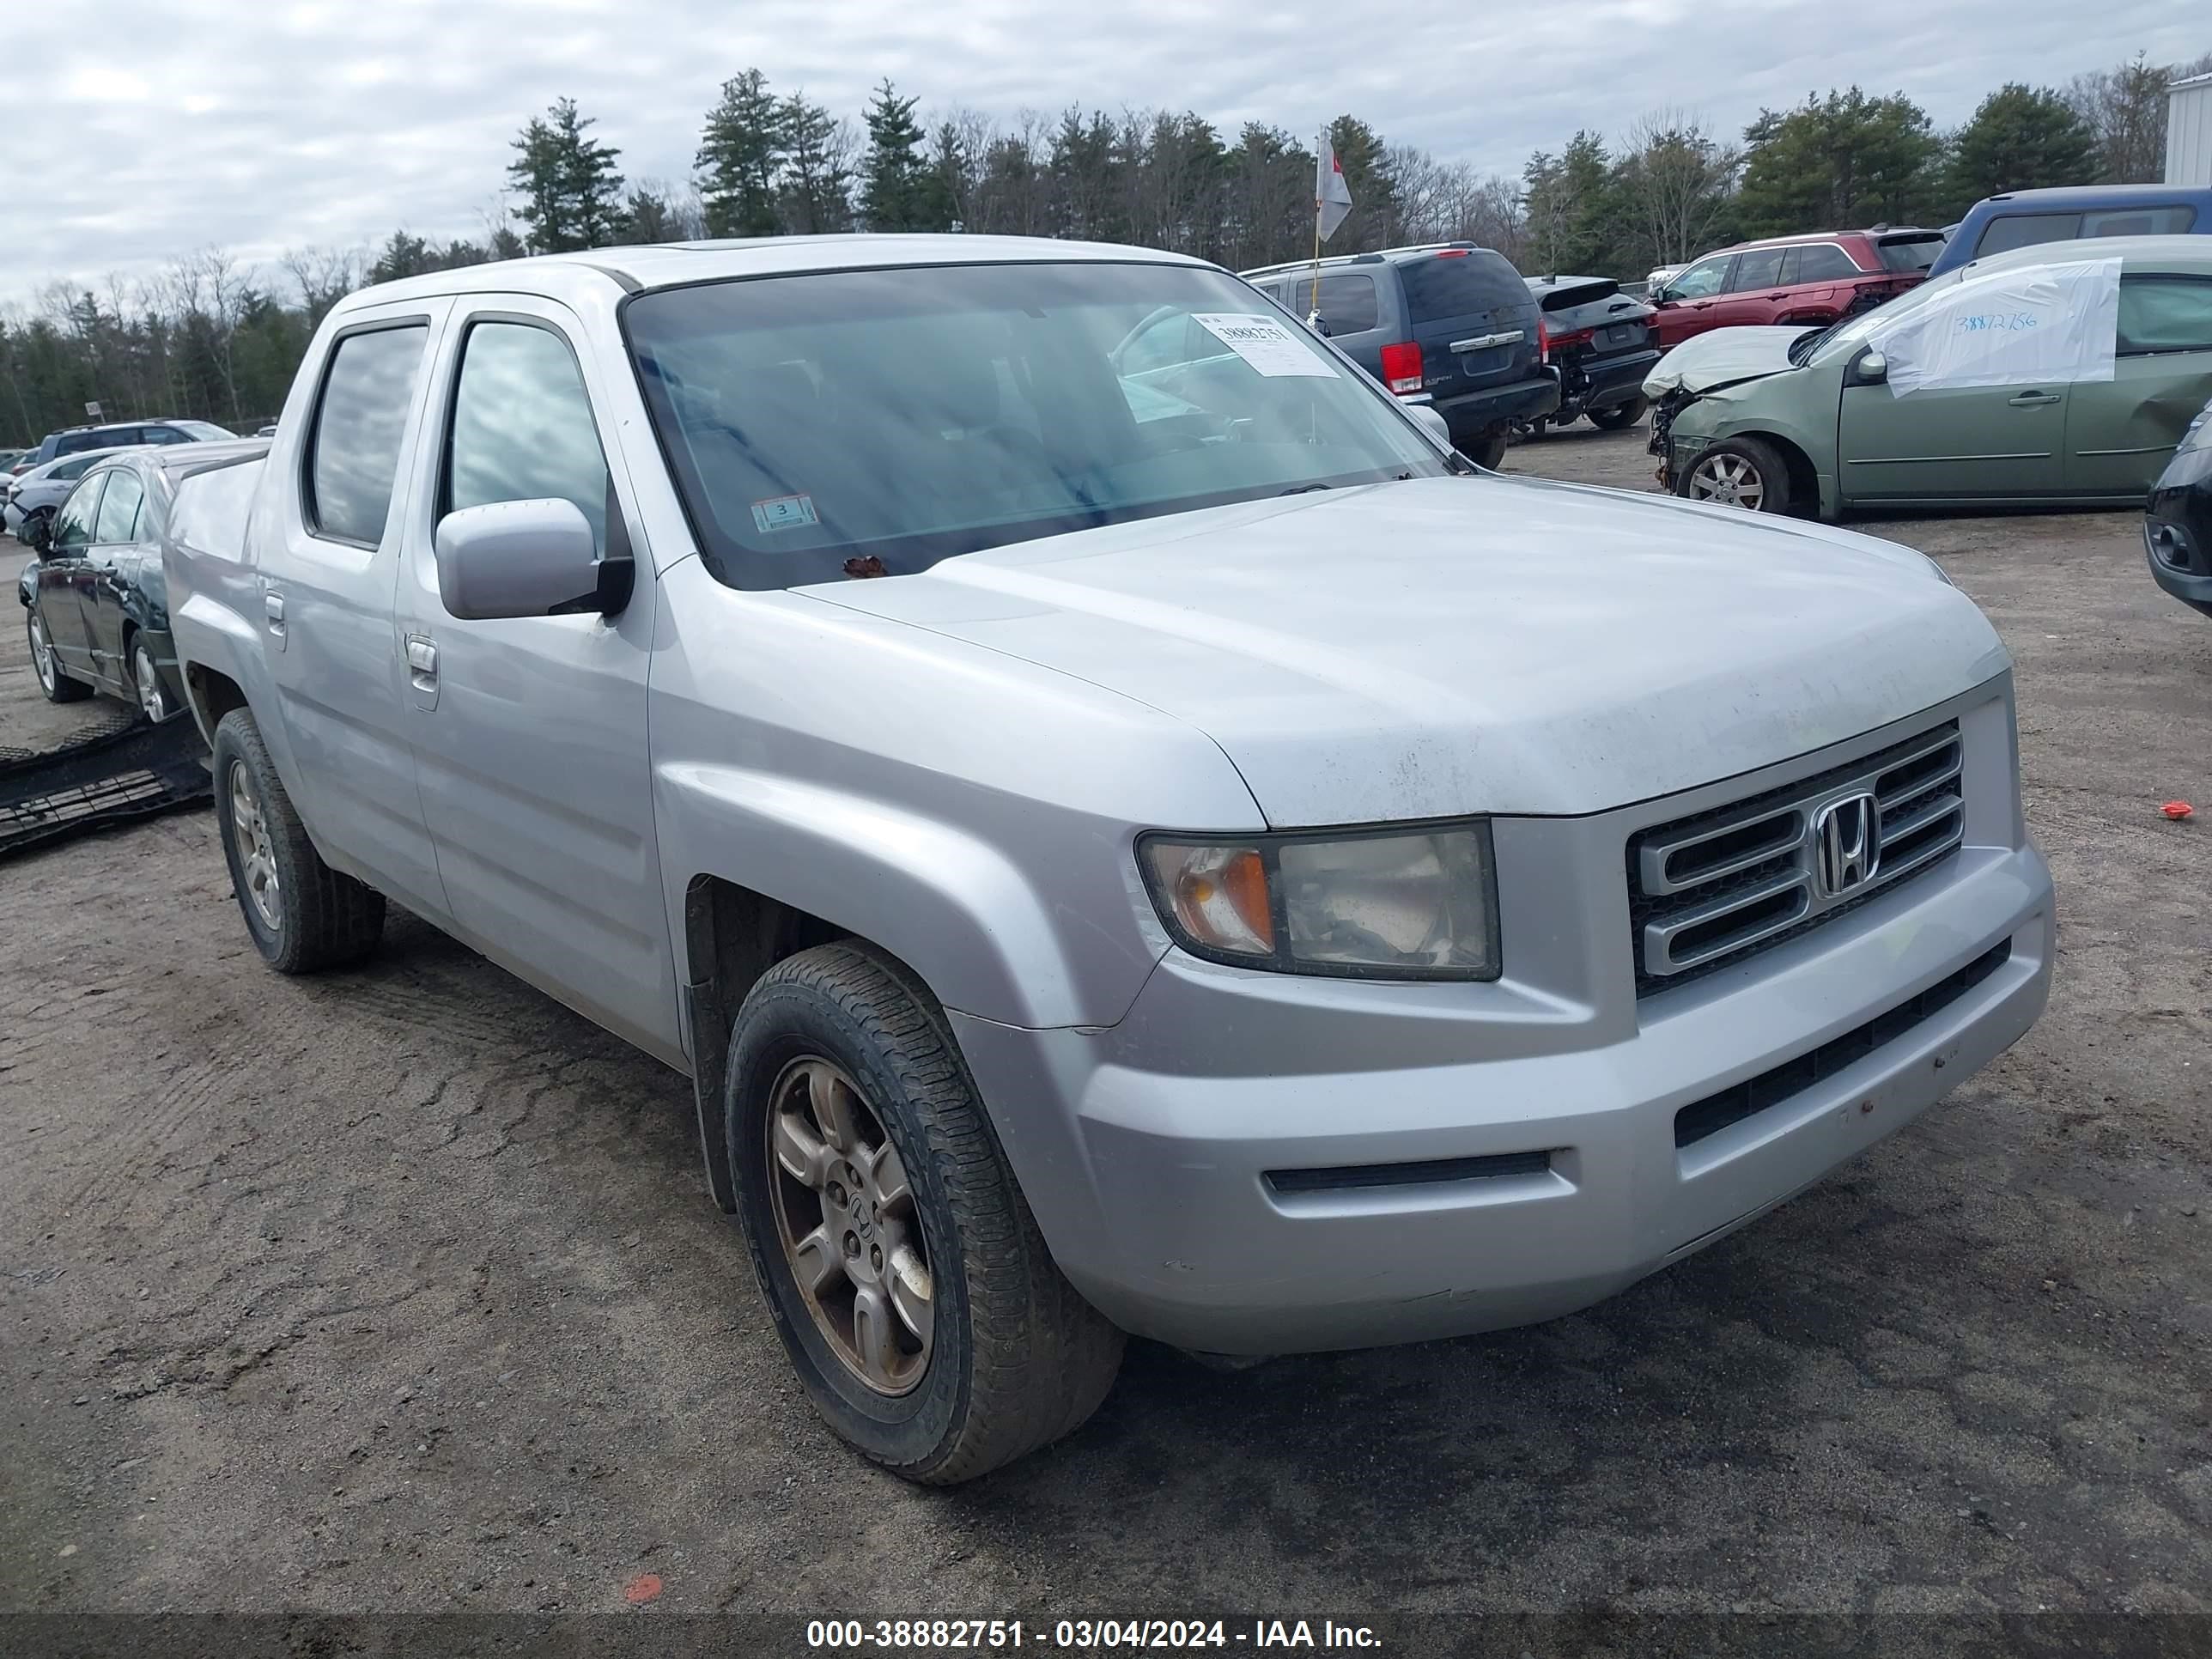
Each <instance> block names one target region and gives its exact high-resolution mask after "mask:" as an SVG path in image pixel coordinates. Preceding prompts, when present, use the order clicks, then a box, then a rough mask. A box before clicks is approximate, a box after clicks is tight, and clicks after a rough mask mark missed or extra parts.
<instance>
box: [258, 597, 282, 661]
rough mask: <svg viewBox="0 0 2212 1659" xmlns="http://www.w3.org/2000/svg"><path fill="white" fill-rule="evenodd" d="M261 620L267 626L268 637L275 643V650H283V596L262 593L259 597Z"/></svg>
mask: <svg viewBox="0 0 2212 1659" xmlns="http://www.w3.org/2000/svg"><path fill="white" fill-rule="evenodd" d="M261 617H262V620H263V621H264V622H265V623H267V624H268V626H269V636H270V638H271V639H273V640H275V641H276V648H277V649H278V650H279V651H282V650H283V648H284V596H283V594H282V593H264V594H263V595H262V596H261Z"/></svg>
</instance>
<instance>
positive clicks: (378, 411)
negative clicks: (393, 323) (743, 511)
mask: <svg viewBox="0 0 2212 1659" xmlns="http://www.w3.org/2000/svg"><path fill="white" fill-rule="evenodd" d="M429 337H430V331H429V329H428V327H426V326H424V325H422V324H420V323H411V324H407V325H402V326H400V327H398V328H380V329H376V330H374V331H369V332H367V333H362V334H349V335H347V336H346V337H344V338H343V339H342V340H340V341H339V342H338V343H337V350H336V351H334V352H333V353H332V354H331V366H330V368H329V371H328V372H327V373H326V374H325V375H324V377H323V393H322V398H321V399H320V401H319V403H318V404H317V405H316V408H315V425H314V430H313V433H311V434H310V435H309V436H308V440H307V488H308V499H307V522H308V524H309V525H310V526H312V527H313V530H314V532H315V533H316V534H317V535H319V536H323V537H326V538H331V539H332V540H336V541H345V542H352V543H355V544H357V545H359V546H362V547H374V546H375V545H376V544H378V543H380V542H381V541H382V540H383V539H384V521H385V520H386V517H387V516H389V514H390V513H391V511H392V486H393V483H395V481H396V480H397V479H398V475H399V441H400V437H401V435H402V434H404V431H405V430H406V427H407V411H408V409H409V407H410V405H411V404H413V403H414V401H415V382H416V379H417V378H418V377H419V375H420V374H421V373H422V349H423V347H424V345H425V344H426V343H428V340H429Z"/></svg>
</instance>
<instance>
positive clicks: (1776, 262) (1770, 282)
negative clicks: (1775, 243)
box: [1729, 247, 1790, 294]
mask: <svg viewBox="0 0 2212 1659" xmlns="http://www.w3.org/2000/svg"><path fill="white" fill-rule="evenodd" d="M1787 252H1790V250H1789V249H1788V248H1781V247H1755V248H1753V249H1752V250H1751V252H1748V253H1741V254H1738V255H1737V256H1736V262H1735V276H1733V277H1731V278H1730V279H1729V293H1731V294H1748V293H1750V292H1751V291H1752V290H1753V289H1760V288H1775V287H1778V286H1779V285H1780V283H1781V282H1782V256H1783V255H1784V254H1785V253H1787Z"/></svg>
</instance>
